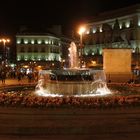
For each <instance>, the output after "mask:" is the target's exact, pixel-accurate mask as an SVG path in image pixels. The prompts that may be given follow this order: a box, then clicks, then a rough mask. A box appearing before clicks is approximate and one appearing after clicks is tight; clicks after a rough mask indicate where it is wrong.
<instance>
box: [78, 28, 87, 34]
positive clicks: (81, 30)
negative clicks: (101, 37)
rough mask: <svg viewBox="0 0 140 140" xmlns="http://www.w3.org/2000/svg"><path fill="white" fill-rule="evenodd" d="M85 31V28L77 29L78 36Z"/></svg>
mask: <svg viewBox="0 0 140 140" xmlns="http://www.w3.org/2000/svg"><path fill="white" fill-rule="evenodd" d="M85 31H86V28H85V27H80V29H79V34H80V35H81V34H83V33H84V32H85Z"/></svg>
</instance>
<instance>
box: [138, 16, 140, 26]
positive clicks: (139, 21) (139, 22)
mask: <svg viewBox="0 0 140 140" xmlns="http://www.w3.org/2000/svg"><path fill="white" fill-rule="evenodd" d="M138 26H140V17H139V20H138Z"/></svg>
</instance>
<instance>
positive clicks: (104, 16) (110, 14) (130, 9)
mask: <svg viewBox="0 0 140 140" xmlns="http://www.w3.org/2000/svg"><path fill="white" fill-rule="evenodd" d="M137 13H140V4H135V5H132V6H127V7H123V8H119V9H115V10H110V11H106V12H102V13H99V14H97V15H96V16H94V17H92V18H90V19H89V21H88V23H91V22H94V23H95V22H99V21H103V20H108V19H111V18H117V17H118V18H119V17H123V16H126V15H129V14H130V15H132V14H137Z"/></svg>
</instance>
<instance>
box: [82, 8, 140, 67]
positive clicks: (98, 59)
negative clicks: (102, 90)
mask: <svg viewBox="0 0 140 140" xmlns="http://www.w3.org/2000/svg"><path fill="white" fill-rule="evenodd" d="M92 21H93V22H90V21H89V22H88V23H87V24H86V25H85V27H86V31H85V33H84V35H83V43H84V48H83V50H82V51H83V55H84V57H83V58H84V61H85V62H86V64H87V66H89V67H90V66H97V65H102V64H103V59H102V53H103V49H104V48H131V49H132V56H133V57H132V67H133V66H134V67H135V66H136V65H137V64H140V59H139V56H140V5H134V6H131V7H127V8H122V9H119V10H115V11H110V12H105V13H102V14H99V15H98V16H97V17H95V18H93V19H92Z"/></svg>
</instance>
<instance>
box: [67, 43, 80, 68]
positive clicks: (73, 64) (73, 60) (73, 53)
mask: <svg viewBox="0 0 140 140" xmlns="http://www.w3.org/2000/svg"><path fill="white" fill-rule="evenodd" d="M69 62H70V69H74V68H78V53H77V47H76V45H75V43H74V42H71V44H70V48H69Z"/></svg>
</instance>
